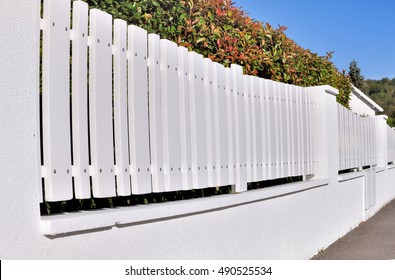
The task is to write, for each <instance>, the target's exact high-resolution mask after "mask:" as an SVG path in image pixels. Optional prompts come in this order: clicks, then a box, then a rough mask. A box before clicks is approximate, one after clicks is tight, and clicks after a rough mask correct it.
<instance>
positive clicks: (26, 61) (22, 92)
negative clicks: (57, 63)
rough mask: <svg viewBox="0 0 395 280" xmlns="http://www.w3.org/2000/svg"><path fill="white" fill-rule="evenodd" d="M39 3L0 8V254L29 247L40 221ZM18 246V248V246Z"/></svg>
mask: <svg viewBox="0 0 395 280" xmlns="http://www.w3.org/2000/svg"><path fill="white" fill-rule="evenodd" d="M39 19H40V1H39V0H36V1H3V2H2V5H1V9H0V26H1V44H0V72H1V75H0V127H1V133H0V147H1V148H0V205H2V207H3V209H2V211H0V221H1V222H0V227H1V230H0V258H1V259H9V258H16V257H18V255H19V256H20V251H18V250H15V246H16V244H19V246H25V248H24V249H25V250H31V246H32V244H31V242H30V241H31V239H32V235H34V234H37V232H39V231H38V225H39V220H40V214H39V213H40V212H39V201H40V196H39V186H41V176H40V164H41V163H40V154H39V147H40V146H39V143H40V142H39V137H40V130H39V50H40V40H39V38H40V20H39ZM19 248H21V247H19Z"/></svg>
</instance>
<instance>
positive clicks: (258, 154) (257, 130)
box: [251, 77, 263, 181]
mask: <svg viewBox="0 0 395 280" xmlns="http://www.w3.org/2000/svg"><path fill="white" fill-rule="evenodd" d="M252 80H253V85H254V91H253V92H252V93H251V101H252V102H251V103H252V104H251V108H252V111H253V113H252V115H253V125H252V127H253V133H252V140H253V141H252V147H253V149H252V152H253V166H254V167H253V174H254V181H262V180H263V176H262V169H263V168H262V167H263V163H262V145H263V142H262V112H261V98H260V91H261V88H260V86H261V83H260V79H259V78H258V77H253V78H252Z"/></svg>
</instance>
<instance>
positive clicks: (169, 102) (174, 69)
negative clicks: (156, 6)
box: [160, 39, 182, 191]
mask: <svg viewBox="0 0 395 280" xmlns="http://www.w3.org/2000/svg"><path fill="white" fill-rule="evenodd" d="M160 51H161V53H160V58H161V94H162V122H163V126H162V137H163V163H164V165H163V166H164V174H165V190H166V191H175V190H180V189H182V172H181V147H180V146H181V134H180V98H179V88H178V86H179V85H178V48H177V44H175V43H173V42H171V41H169V40H165V39H162V40H161V41H160Z"/></svg>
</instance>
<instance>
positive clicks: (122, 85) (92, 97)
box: [43, 0, 374, 201]
mask: <svg viewBox="0 0 395 280" xmlns="http://www.w3.org/2000/svg"><path fill="white" fill-rule="evenodd" d="M45 3H46V8H45V11H44V21H43V23H44V24H43V29H44V64H43V88H44V90H43V119H44V128H43V132H44V137H43V139H44V149H43V152H44V156H45V160H44V169H43V170H44V171H47V172H46V173H45V172H44V178H45V193H46V196H45V199H46V200H48V201H51V200H53V201H58V200H64V199H70V198H72V197H73V189H72V188H73V185H74V186H75V190H74V193H75V197H76V198H84V199H85V198H89V197H90V195H91V194H90V193H91V185H90V177H89V176H91V179H92V191H93V196H94V197H111V196H114V195H120V196H128V195H131V194H145V193H151V192H164V191H176V190H189V189H193V188H195V189H196V188H206V187H214V186H224V185H234V186H235V188H234V190H235V191H236V192H241V191H245V190H246V189H247V182H257V181H261V180H268V179H277V178H283V177H288V176H300V175H307V174H312V173H313V172H314V163H315V159H316V156H315V150H314V147H313V146H314V145H313V141H312V137H313V132H312V130H313V127H314V120H313V119H314V118H313V109H315V107H314V106H315V105H314V104H313V102H312V101H311V99H312V97H311V96H310V94H309V93H308V92H307V91H306V90H305V89H303V88H301V87H297V86H291V85H286V84H281V83H279V82H274V81H268V80H264V79H260V78H257V77H252V76H247V75H243V72H242V67H240V66H237V65H232V66H231V68H225V67H224V66H222V65H220V64H218V63H213V62H212V61H211V60H210V59H207V58H206V59H203V57H202V56H201V55H199V54H197V53H194V52H188V50H187V49H186V48H184V47H178V46H177V45H176V44H175V43H173V42H170V41H168V40H160V37H159V36H158V35H155V34H151V35H149V36H147V31H146V30H144V29H142V28H139V27H136V26H129V27H128V26H127V24H126V22H125V21H123V20H118V19H116V20H115V21H114V23H113V22H112V17H111V16H110V15H109V14H106V13H104V12H102V11H99V10H96V9H93V10H91V11H90V19H88V6H87V4H86V3H84V2H82V1H76V2H75V3H74V9H73V29H74V30H73V32H72V33H70V26H69V18H70V3H69V2H66V1H65V0H62V1H57V2H54V1H51V0H46V1H45ZM54 3H56V4H54ZM88 22H89V25H90V27H89V28H90V29H89V33H90V37H89V38H88V36H87V33H88ZM59 26H60V27H59ZM55 27H58V28H59V30H58V29H56V28H55ZM113 36H114V38H113ZM70 40H72V44H73V56H72V75H73V76H72V86H73V87H72V94H71V99H70V89H69V76H68V75H69V66H70V60H69V59H70ZM113 40H114V43H113ZM88 45H89V47H88ZM88 48H89V61H87V58H88ZM88 66H89V71H88ZM52 72H54V73H52ZM88 75H89V82H88V81H87V76H88ZM53 77H55V78H53ZM55 82H56V83H55ZM55 84H56V88H60V90H58V91H57V92H56V95H59V96H60V98H59V99H56V100H55V99H53V93H52V94H48V93H49V92H53V88H54V87H55ZM88 86H89V96H88V90H87V89H88ZM55 98H57V97H55ZM70 100H71V102H72V103H71V108H72V114H70ZM88 101H89V104H88ZM339 112H341V113H343V111H341V110H339ZM70 117H71V121H72V122H71V123H70ZM354 118H355V116H353V115H351V116H350V115H347V114H346V113H344V118H341V119H342V120H343V119H344V120H345V121H343V122H342V123H341V125H340V126H339V127H341V128H343V127H344V129H343V130H344V131H343V133H341V137H343V138H344V139H345V143H344V145H343V146H342V147H341V150H340V153H342V152H343V151H344V157H342V158H341V163H342V164H343V163H346V165H347V164H349V163H350V162H352V161H356V157H355V154H356V153H357V152H359V153H361V157H360V160H364V161H372V160H373V158H374V147H373V146H372V143H373V140H372V137H371V136H366V135H365V134H366V133H365V132H363V133H361V136H364V137H360V138H361V139H360V141H361V143H362V142H366V143H367V144H369V145H370V146H371V147H370V149H367V150H361V149H359V150H357V149H355V147H352V146H351V145H350V143H351V142H354V141H356V140H358V139H354V138H352V137H353V136H351V135H349V132H348V130H349V127H348V126H351V129H354V130H355V131H357V130H358V128H357V127H358V126H354V125H351V123H353V122H354ZM88 119H89V123H88ZM359 123H361V124H360V126H361V131H365V130H366V131H371V130H372V129H371V126H372V125H371V122H363V121H361V122H359ZM60 128H61V129H60ZM64 128H68V129H64ZM71 128H72V129H73V134H72V135H71V134H70V130H71ZM88 132H89V133H90V135H88ZM353 134H355V133H352V135H353ZM365 136H366V137H365ZM71 137H72V138H73V142H72V143H71V141H70V140H71V139H70V138H71ZM89 140H90V142H88V141H89ZM54 143H55V144H56V145H58V146H56V147H58V148H56V149H54ZM71 144H72V145H71ZM362 144H363V143H362ZM362 144H361V145H362ZM51 145H52V146H51ZM59 145H60V146H61V147H62V148H59ZM89 147H90V150H89ZM350 147H352V148H351V150H350ZM54 160H57V161H58V162H57V163H56V164H55V161H54ZM89 160H90V161H91V162H89ZM72 164H73V165H72ZM89 164H90V166H89ZM55 165H56V167H55ZM352 165H353V164H352ZM52 171H53V172H52ZM72 176H74V184H73V182H72V178H73V177H72ZM54 179H56V180H57V183H55V184H53V182H52V180H54ZM115 179H116V180H115ZM58 181H59V182H62V183H58ZM54 186H56V188H59V190H56V191H55V192H54Z"/></svg>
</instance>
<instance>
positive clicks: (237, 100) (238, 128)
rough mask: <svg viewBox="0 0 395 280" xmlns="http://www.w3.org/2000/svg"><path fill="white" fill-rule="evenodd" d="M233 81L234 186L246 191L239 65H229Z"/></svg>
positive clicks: (244, 120) (242, 101)
mask: <svg viewBox="0 0 395 280" xmlns="http://www.w3.org/2000/svg"><path fill="white" fill-rule="evenodd" d="M231 73H232V76H231V77H232V79H233V81H232V82H233V84H234V86H233V89H234V92H233V100H234V103H233V105H234V107H233V110H234V111H233V112H234V115H235V122H234V123H235V144H236V145H235V148H236V162H235V164H236V185H235V191H236V192H242V191H245V190H247V148H246V146H247V138H246V129H245V126H246V112H245V102H246V100H245V98H246V97H245V94H247V93H246V92H244V89H243V68H242V67H241V66H239V65H235V64H232V65H231Z"/></svg>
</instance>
